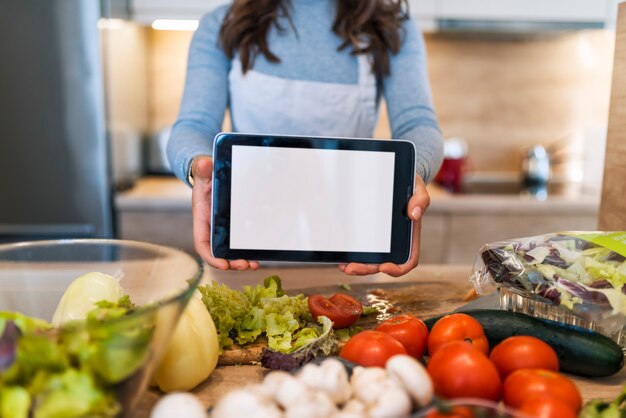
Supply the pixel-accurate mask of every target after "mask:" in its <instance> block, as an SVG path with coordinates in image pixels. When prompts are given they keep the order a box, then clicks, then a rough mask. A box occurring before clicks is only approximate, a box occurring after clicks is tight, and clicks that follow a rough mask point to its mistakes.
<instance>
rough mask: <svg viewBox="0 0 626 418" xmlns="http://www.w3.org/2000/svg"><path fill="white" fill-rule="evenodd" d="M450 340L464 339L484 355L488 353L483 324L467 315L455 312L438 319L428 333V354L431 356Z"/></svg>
mask: <svg viewBox="0 0 626 418" xmlns="http://www.w3.org/2000/svg"><path fill="white" fill-rule="evenodd" d="M450 341H466V342H468V343H471V344H473V345H474V346H475V347H476V348H478V349H479V350H480V351H482V352H483V353H484V354H485V355H488V354H489V342H488V341H487V337H486V336H485V330H484V329H483V326H482V325H480V322H478V321H477V320H476V319H474V318H472V317H471V316H469V315H466V314H462V313H456V314H451V315H446V316H444V317H443V318H441V319H440V320H438V321H437V322H436V323H435V325H433V327H432V328H431V330H430V334H429V335H428V354H430V355H431V356H432V355H433V354H435V353H436V352H437V349H438V348H439V347H440V346H441V345H443V344H445V343H448V342H450Z"/></svg>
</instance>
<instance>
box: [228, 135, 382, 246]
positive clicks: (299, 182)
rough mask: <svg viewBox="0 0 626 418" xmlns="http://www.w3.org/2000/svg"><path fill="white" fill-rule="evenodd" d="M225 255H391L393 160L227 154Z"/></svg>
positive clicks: (253, 151)
mask: <svg viewBox="0 0 626 418" xmlns="http://www.w3.org/2000/svg"><path fill="white" fill-rule="evenodd" d="M231 173H232V178H231V213H230V215H231V218H230V248H231V249H258V250H295V251H347V252H377V253H388V252H390V251H391V218H392V207H393V176H394V153H392V152H375V151H347V150H328V149H308V148H280V147H257V146H238V145H233V147H232V168H231Z"/></svg>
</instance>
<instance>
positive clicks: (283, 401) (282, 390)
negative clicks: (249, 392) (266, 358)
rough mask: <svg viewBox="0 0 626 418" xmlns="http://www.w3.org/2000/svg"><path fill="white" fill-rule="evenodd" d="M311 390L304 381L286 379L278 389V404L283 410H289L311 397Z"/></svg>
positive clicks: (276, 397)
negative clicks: (290, 407)
mask: <svg viewBox="0 0 626 418" xmlns="http://www.w3.org/2000/svg"><path fill="white" fill-rule="evenodd" d="M310 392H311V389H309V388H308V387H307V385H305V384H304V383H302V381H300V380H298V379H296V378H291V379H285V380H283V381H282V382H280V384H278V386H277V388H276V396H275V399H276V402H278V404H279V405H280V406H282V407H283V408H285V409H287V408H288V407H289V406H291V405H292V404H294V403H298V402H300V400H301V399H304V398H306V397H308V396H309V395H310Z"/></svg>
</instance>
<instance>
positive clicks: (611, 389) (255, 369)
mask: <svg viewBox="0 0 626 418" xmlns="http://www.w3.org/2000/svg"><path fill="white" fill-rule="evenodd" d="M470 272H471V267H470V266H468V265H465V266H443V265H422V266H420V267H418V268H417V269H415V270H413V271H412V272H410V273H409V274H407V275H406V276H404V277H403V278H401V279H398V278H393V277H389V276H386V275H384V274H375V275H370V276H364V277H351V276H346V275H344V274H343V273H341V272H340V271H339V270H338V269H337V268H336V267H333V266H324V267H312V266H308V267H291V266H285V265H272V266H265V267H263V268H261V269H259V270H257V271H248V272H222V271H217V270H214V269H209V270H208V271H207V272H206V277H205V280H216V281H218V282H222V283H228V284H229V286H231V287H235V288H241V287H242V286H244V285H246V284H252V285H255V284H258V283H260V282H262V280H263V278H265V277H267V276H269V275H273V274H277V275H279V276H280V277H281V278H282V281H283V285H284V287H285V288H286V289H301V288H306V287H313V286H316V287H319V286H324V285H329V286H331V285H339V284H340V283H346V284H352V285H354V284H357V283H369V284H371V285H372V286H373V287H376V286H377V285H378V284H380V283H390V282H398V281H402V282H415V283H420V282H427V281H431V282H432V281H436V282H442V283H446V284H448V285H449V286H450V288H451V289H452V288H455V289H456V290H461V292H457V293H459V294H465V291H466V290H467V291H470V290H471V289H472V288H473V287H472V285H471V283H470V282H469V281H468V276H469V273H470ZM339 290H340V288H339V287H338V291H339ZM416 297H419V296H416ZM464 303H465V302H464V301H463V298H458V301H457V305H458V306H461V305H463V304H464ZM266 373H267V370H265V369H263V368H262V367H261V366H250V365H248V366H221V367H218V368H217V369H216V370H215V371H214V372H213V374H212V375H211V376H210V377H209V379H208V380H207V381H206V382H204V383H203V384H201V385H200V386H199V387H197V388H196V389H195V390H194V391H193V393H195V394H196V395H197V396H198V397H199V399H200V400H201V401H202V402H203V403H204V404H205V405H206V406H207V407H208V406H211V405H213V404H214V403H215V402H216V401H217V399H219V398H220V397H221V396H223V395H224V394H225V393H227V392H229V391H230V390H232V389H234V388H238V387H241V386H244V385H246V384H251V383H256V382H260V381H261V380H262V379H263V376H264V375H265V374H266ZM570 377H572V379H573V380H574V381H575V382H576V384H577V386H578V388H579V390H580V391H581V393H582V395H583V398H584V400H589V399H592V398H603V399H610V398H614V397H616V396H617V395H618V394H619V393H620V391H621V389H622V387H623V385H624V383H625V382H626V370H624V369H623V370H622V371H620V372H619V373H618V374H616V375H614V376H611V377H608V378H600V379H586V378H580V377H573V376H570ZM160 396H162V394H161V393H160V392H159V391H157V390H154V389H153V390H149V391H148V392H147V393H146V394H145V395H144V397H143V398H142V400H141V402H140V405H139V408H138V411H137V414H134V415H133V416H137V417H139V418H143V417H148V416H149V411H150V410H151V409H152V407H153V405H154V404H155V403H156V401H158V399H159V397H160Z"/></svg>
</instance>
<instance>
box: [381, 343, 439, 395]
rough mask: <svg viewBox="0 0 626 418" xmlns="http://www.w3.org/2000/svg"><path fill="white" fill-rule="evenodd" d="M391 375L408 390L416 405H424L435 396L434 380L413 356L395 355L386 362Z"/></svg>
mask: <svg viewBox="0 0 626 418" xmlns="http://www.w3.org/2000/svg"><path fill="white" fill-rule="evenodd" d="M386 368H387V373H389V376H390V377H391V378H392V379H394V380H396V381H398V382H399V383H400V384H401V385H402V387H403V388H404V389H405V390H406V391H407V392H408V394H409V395H410V396H411V399H412V400H413V404H414V405H415V406H416V407H420V406H424V405H427V404H429V403H430V401H432V399H433V396H434V388H433V381H432V379H431V378H430V376H429V375H428V372H427V371H426V369H425V368H424V366H422V364H421V363H420V362H418V361H417V360H415V359H414V358H413V357H411V356H407V355H404V354H402V355H397V356H393V357H392V358H391V359H389V361H388V362H387V364H386Z"/></svg>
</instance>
